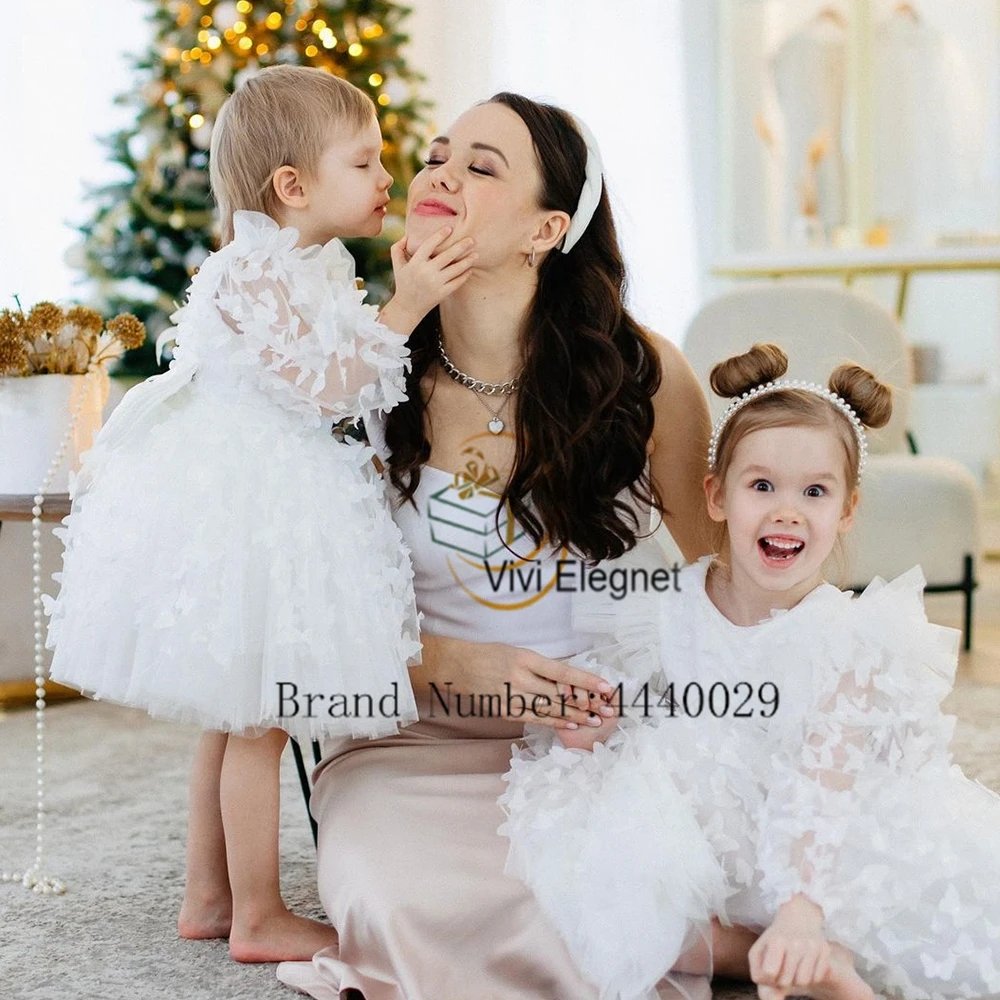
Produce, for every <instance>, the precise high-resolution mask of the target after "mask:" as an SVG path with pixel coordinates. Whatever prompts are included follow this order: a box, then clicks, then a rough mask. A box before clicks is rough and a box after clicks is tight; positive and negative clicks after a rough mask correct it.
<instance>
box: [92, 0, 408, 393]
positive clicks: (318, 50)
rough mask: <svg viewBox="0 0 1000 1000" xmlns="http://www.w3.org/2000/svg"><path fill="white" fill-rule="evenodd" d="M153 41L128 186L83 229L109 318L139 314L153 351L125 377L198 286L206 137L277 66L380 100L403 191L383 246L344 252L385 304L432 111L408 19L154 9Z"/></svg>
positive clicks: (347, 4)
mask: <svg viewBox="0 0 1000 1000" xmlns="http://www.w3.org/2000/svg"><path fill="white" fill-rule="evenodd" d="M147 2H149V3H150V4H151V8H152V9H151V12H150V18H149V20H150V22H151V24H152V27H153V29H154V40H153V43H152V45H151V47H150V49H149V50H148V51H147V52H146V54H145V55H144V56H143V57H141V58H139V59H137V60H136V61H135V66H136V70H137V73H138V77H139V78H138V79H137V81H136V86H135V88H134V90H133V92H132V93H130V94H126V95H122V96H121V97H120V98H119V99H118V100H119V101H120V102H122V103H126V104H129V105H132V106H134V107H135V108H136V109H137V115H136V119H135V122H134V124H133V125H131V127H129V128H127V129H123V130H121V131H119V132H116V133H115V134H114V135H112V136H110V137H109V138H108V139H107V140H106V142H107V144H108V147H109V150H110V155H111V158H112V160H113V161H114V162H115V163H116V164H118V165H119V166H120V167H121V168H122V170H123V177H122V179H121V180H120V181H118V182H117V183H114V184H109V185H107V186H105V187H102V188H100V189H98V190H96V191H94V192H93V193H92V195H91V197H92V198H93V200H94V201H95V202H96V211H95V213H94V216H93V218H92V219H91V221H90V222H89V223H87V224H86V225H85V226H83V227H82V228H81V231H82V232H83V234H84V241H83V246H82V250H83V267H84V268H85V270H86V272H87V274H88V275H89V277H90V278H91V279H92V280H93V281H94V283H95V285H96V300H97V301H96V302H95V303H94V304H95V305H97V306H98V307H99V308H100V309H101V310H102V311H105V312H112V313H115V312H125V311H127V312H132V313H135V314H136V315H137V316H138V317H139V318H140V319H141V320H143V321H144V322H145V323H146V326H147V328H148V329H149V332H150V334H151V336H150V338H149V342H148V343H147V345H146V346H145V347H143V348H141V349H140V350H138V351H130V352H128V354H126V356H125V358H124V359H123V362H122V367H121V368H120V369H119V370H120V371H123V372H126V373H129V374H139V375H148V374H151V373H153V372H155V371H156V361H155V357H154V353H153V346H152V343H153V341H154V340H155V338H156V335H157V333H158V332H159V331H160V330H162V329H164V328H165V327H166V326H167V325H168V317H169V316H170V314H171V313H172V312H173V311H174V310H175V309H176V308H177V307H178V306H179V305H180V304H181V303H182V301H183V299H184V293H185V289H186V288H187V285H188V282H189V281H190V279H191V275H192V274H193V273H194V271H195V270H196V269H197V268H198V267H199V265H200V264H201V262H202V261H203V260H204V259H205V257H206V256H207V255H208V253H209V252H210V251H211V250H213V249H215V247H216V245H217V242H216V234H215V233H214V229H213V225H214V218H213V204H212V197H211V194H210V191H209V184H208V147H209V141H210V138H211V134H212V124H213V122H214V121H215V117H216V115H217V114H218V111H219V108H220V107H221V106H222V103H223V101H224V100H225V99H226V97H227V96H228V94H229V93H231V92H232V91H233V90H234V89H235V88H236V86H238V85H239V83H240V81H241V80H242V79H244V78H245V76H247V75H251V74H253V73H255V72H257V71H258V70H259V69H262V68H263V67H265V66H270V65H274V64H276V63H293V64H298V65H305V66H318V67H320V68H321V69H324V70H326V71H328V72H330V73H335V74H337V75H338V76H341V77H343V78H345V79H347V80H350V82H351V83H353V84H355V85H356V86H358V87H360V88H362V89H363V90H365V91H366V92H367V93H369V94H370V95H371V96H372V99H373V100H374V101H375V103H376V107H377V109H378V114H379V124H380V125H381V128H382V134H383V136H384V139H385V143H384V150H383V157H382V162H383V163H384V164H385V167H386V169H387V170H388V171H389V172H390V173H391V174H392V175H393V177H394V178H395V184H394V185H393V188H392V190H391V192H390V194H391V195H392V197H393V203H392V204H391V205H390V206H389V215H388V216H387V217H386V224H385V228H384V230H383V235H382V236H381V237H380V238H379V239H378V240H363V241H349V242H348V247H349V249H350V250H351V252H352V253H353V254H354V256H355V259H356V260H357V263H358V274H359V275H360V276H361V277H363V278H364V279H365V282H366V286H367V288H368V290H369V299H370V300H371V301H375V302H378V301H380V300H382V299H384V298H385V297H387V292H388V281H389V278H390V276H391V265H390V260H389V245H390V244H391V243H392V242H393V240H395V239H398V238H399V236H400V235H401V232H402V215H403V208H404V205H405V202H404V200H403V199H404V198H405V192H406V188H407V186H408V184H409V182H410V179H411V178H412V177H413V174H414V173H415V172H416V171H417V170H419V169H420V167H421V165H422V164H421V162H420V157H419V145H420V141H421V139H422V135H421V125H422V123H423V121H424V119H423V117H422V114H423V111H424V109H425V107H426V102H424V101H422V100H420V98H419V97H418V96H417V94H416V90H415V85H416V83H417V82H419V80H420V77H419V75H418V74H416V73H414V72H413V71H412V70H410V69H409V68H408V67H407V65H406V61H405V60H404V58H403V56H402V55H401V47H402V46H403V44H404V43H405V42H406V41H407V36H406V35H405V34H404V33H403V32H402V31H401V30H400V24H401V22H402V21H403V20H404V19H405V17H406V15H407V14H408V13H409V10H408V9H407V8H405V7H402V6H399V5H398V4H394V3H389V2H386V0H353V2H352V0H328V2H326V3H323V2H319V0H239V2H236V0H147Z"/></svg>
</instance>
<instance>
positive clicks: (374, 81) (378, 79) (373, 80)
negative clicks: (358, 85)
mask: <svg viewBox="0 0 1000 1000" xmlns="http://www.w3.org/2000/svg"><path fill="white" fill-rule="evenodd" d="M368 82H369V83H370V84H371V85H372V86H373V87H381V86H382V74H381V73H372V75H371V76H370V77H368Z"/></svg>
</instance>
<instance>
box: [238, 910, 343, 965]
mask: <svg viewBox="0 0 1000 1000" xmlns="http://www.w3.org/2000/svg"><path fill="white" fill-rule="evenodd" d="M336 943H337V932H336V931H335V930H334V929H333V928H332V927H330V926H329V924H321V923H320V922H319V921H318V920H309V919H308V918H307V917H297V916H296V915H295V914H294V913H290V912H289V911H288V910H278V911H275V912H273V913H270V914H268V915H267V916H264V917H260V918H256V919H252V920H240V919H234V920H233V929H232V933H231V934H230V935H229V954H230V955H231V956H232V957H233V958H234V959H235V960H236V961H237V962H308V961H309V959H311V958H312V957H313V955H315V954H316V952H317V951H321V950H322V949H323V948H329V947H330V946H331V945H335V944H336Z"/></svg>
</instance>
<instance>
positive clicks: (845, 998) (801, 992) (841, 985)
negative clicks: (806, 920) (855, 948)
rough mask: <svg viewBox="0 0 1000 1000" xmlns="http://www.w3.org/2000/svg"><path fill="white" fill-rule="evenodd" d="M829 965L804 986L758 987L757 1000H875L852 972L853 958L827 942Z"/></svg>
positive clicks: (845, 951) (864, 983) (838, 946)
mask: <svg viewBox="0 0 1000 1000" xmlns="http://www.w3.org/2000/svg"><path fill="white" fill-rule="evenodd" d="M830 951H831V955H830V965H829V969H828V970H827V973H826V975H825V976H823V978H822V979H821V980H820V981H819V982H815V983H809V984H808V985H805V986H763V985H761V986H758V987H757V996H758V997H760V1000H785V997H812V998H813V1000H875V993H874V991H873V990H872V988H871V987H870V986H869V985H868V984H867V983H866V982H865V981H864V980H863V979H862V978H861V977H860V976H859V975H858V974H857V972H855V970H854V956H853V955H852V954H851V953H850V951H848V950H847V948H845V947H844V946H843V945H840V944H835V943H834V942H832V941H831V942H830Z"/></svg>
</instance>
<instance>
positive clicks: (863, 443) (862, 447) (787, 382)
mask: <svg viewBox="0 0 1000 1000" xmlns="http://www.w3.org/2000/svg"><path fill="white" fill-rule="evenodd" d="M782 389H804V390H805V391H806V392H811V393H813V394H814V395H816V396H821V397H822V398H823V399H825V400H826V401H827V402H829V403H832V404H833V405H834V406H835V407H837V409H838V410H840V412H841V413H843V414H844V416H845V417H847V419H848V421H850V424H851V427H852V428H853V430H854V433H855V435H856V437H857V439H858V481H859V482H860V481H861V473H862V472H863V471H864V468H865V462H866V460H867V458H868V437H867V435H866V434H865V428H864V426H863V425H862V423H861V421H860V420H859V419H858V415H857V413H855V412H854V408H853V407H852V406H851V404H850V403H848V402H847V400H846V399H843V398H842V397H840V396H838V395H837V394H836V393H835V392H833V391H832V390H830V389H827V388H825V387H824V386H821V385H820V384H819V383H818V382H802V381H800V380H799V379H787V378H783V379H779V380H778V381H777V382H765V383H764V384H763V385H758V386H754V388H752V389H748V390H747V391H746V392H745V393H743V395H742V396H738V397H737V398H736V399H734V400H733V401H732V402H731V403H730V404H729V406H727V407H726V410H725V412H724V413H723V414H722V416H721V417H719V419H718V420H717V421H716V424H715V427H714V428H713V429H712V439H711V441H710V442H709V445H708V469H709V471H710V472H715V460H716V458H717V453H718V449H719V437H720V436H721V435H722V431H723V429H724V428H725V426H726V424H728V423H729V421H730V420H731V419H732V418H733V415H734V414H735V413H737V412H739V411H740V410H742V409H743V407H744V406H746V405H747V404H748V403H752V402H754V401H755V400H757V399H760V397H761V396H766V395H768V393H772V392H780V391H781V390H782Z"/></svg>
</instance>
